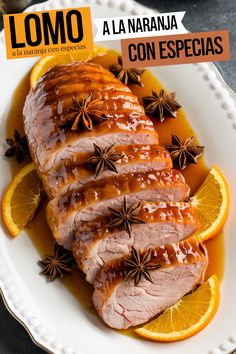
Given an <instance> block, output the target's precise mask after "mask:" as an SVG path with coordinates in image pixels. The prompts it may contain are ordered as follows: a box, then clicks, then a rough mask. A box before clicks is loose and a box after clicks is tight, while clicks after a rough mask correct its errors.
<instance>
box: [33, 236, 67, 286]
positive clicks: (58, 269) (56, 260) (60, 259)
mask: <svg viewBox="0 0 236 354" xmlns="http://www.w3.org/2000/svg"><path fill="white" fill-rule="evenodd" d="M38 263H39V265H40V266H41V267H43V270H42V271H41V274H44V275H46V276H47V277H48V279H49V281H53V280H55V279H56V278H59V277H60V278H62V277H63V275H64V274H66V273H70V272H71V270H72V268H73V265H74V258H73V255H72V252H70V251H68V250H66V249H65V248H64V247H62V246H59V245H58V244H57V243H55V244H54V248H53V255H52V256H46V257H45V258H44V259H43V260H41V261H38Z"/></svg>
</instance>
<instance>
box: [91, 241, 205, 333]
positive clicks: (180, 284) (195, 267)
mask: <svg viewBox="0 0 236 354" xmlns="http://www.w3.org/2000/svg"><path fill="white" fill-rule="evenodd" d="M142 257H143V256H142V255H141V259H142ZM131 259H132V257H131V256H128V257H127V258H126V259H125V258H121V259H119V260H118V261H112V262H110V263H107V264H106V265H105V266H104V267H103V268H102V269H101V271H100V272H99V275H98V277H97V279H96V281H95V283H94V286H95V290H94V294H93V303H94V306H95V308H96V309H97V311H98V313H99V315H100V316H101V318H102V319H103V321H104V322H105V323H106V324H107V325H108V326H110V327H113V328H117V329H122V328H129V327H131V326H135V325H138V324H141V323H144V322H146V321H148V320H150V319H151V318H153V317H154V316H156V315H157V314H159V313H160V312H162V311H163V310H165V309H166V308H167V307H170V306H172V305H174V304H175V303H176V302H177V301H178V300H180V299H181V298H182V297H183V296H184V295H185V294H187V293H188V292H190V291H191V290H192V289H193V288H194V287H196V286H197V285H198V284H199V283H201V282H202V281H203V279H204V272H205V269H206V267H207V264H208V259H207V251H206V248H205V247H204V246H203V245H202V244H199V243H198V241H197V240H196V239H195V238H192V239H189V240H186V241H182V242H180V243H176V244H170V245H165V246H161V247H158V248H156V249H155V250H153V251H152V253H151V259H150V264H152V267H153V268H155V267H154V266H155V265H156V268H157V267H158V265H159V267H160V268H158V269H154V270H151V271H149V275H150V277H151V281H149V280H147V279H145V278H144V277H143V276H142V277H141V280H140V281H139V283H138V284H137V285H136V286H135V284H134V280H135V279H133V278H132V277H128V274H129V266H128V264H127V263H126V262H127V260H131Z"/></svg>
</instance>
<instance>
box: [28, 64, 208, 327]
mask: <svg viewBox="0 0 236 354" xmlns="http://www.w3.org/2000/svg"><path fill="white" fill-rule="evenodd" d="M23 117H24V127H25V133H26V136H27V139H28V142H29V148H30V153H31V156H32V159H33V161H34V163H35V166H36V169H37V172H38V174H39V176H40V177H41V179H42V181H43V185H44V188H45V191H46V193H47V195H48V198H49V200H50V201H49V203H48V206H47V220H48V224H49V226H50V228H51V230H52V233H53V236H54V238H55V240H56V242H57V243H58V244H60V245H62V246H64V247H65V248H67V249H71V247H72V245H73V252H74V255H75V258H76V260H77V263H78V265H79V266H80V268H81V269H82V270H83V271H84V272H85V273H86V276H87V280H88V281H89V282H92V283H94V287H95V290H94V294H93V302H94V306H95V308H96V309H97V311H98V313H99V314H100V316H101V318H102V319H103V320H104V322H105V323H107V324H108V325H109V326H111V327H114V328H128V327H130V326H133V325H137V324H140V323H143V322H145V321H147V320H149V319H150V318H152V317H153V316H155V315H157V314H158V313H160V312H161V311H162V310H164V309H165V308H167V307H168V306H171V305H173V304H174V303H176V301H178V300H179V299H180V298H181V297H182V296H183V295H184V294H186V293H188V292H189V291H191V290H192V289H193V288H194V287H195V286H196V285H197V284H198V283H199V282H201V281H202V279H203V275H204V270H205V268H206V265H207V254H206V250H205V248H204V247H203V246H202V245H201V244H199V243H198V241H197V240H196V239H195V238H192V239H191V240H189V241H188V240H185V241H181V240H183V239H186V238H187V237H188V236H190V235H191V234H192V233H194V232H195V231H196V230H197V229H198V227H199V223H198V221H197V219H196V217H195V215H194V212H193V209H192V208H191V205H190V204H189V203H188V202H186V199H188V197H189V193H190V189H189V187H188V185H187V184H186V183H185V179H184V177H183V176H182V174H181V173H180V172H179V171H177V170H174V169H172V161H171V158H170V155H169V153H168V152H167V151H166V150H165V149H164V148H163V147H160V146H159V145H158V134H157V132H156V131H155V129H154V126H153V123H152V121H151V120H150V119H149V117H147V116H146V114H145V112H144V108H143V107H142V105H141V104H140V103H139V101H138V98H137V97H136V96H135V95H134V94H133V93H132V92H131V90H130V88H128V87H127V86H126V85H124V84H122V83H121V82H120V81H119V80H118V79H117V78H115V77H114V75H113V74H112V73H111V72H109V71H107V70H106V69H104V68H103V67H101V66H100V65H97V64H93V63H82V62H77V63H72V64H67V65H58V66H55V67H54V68H52V69H51V70H49V71H48V72H47V73H46V74H45V75H44V76H43V77H42V78H41V79H40V80H39V81H38V82H37V84H36V85H35V87H33V88H31V90H30V92H29V94H28V96H27V98H26V102H25V106H24V111H23ZM98 149H100V150H99V151H100V152H102V155H101V156H102V157H101V159H100V162H99V163H101V164H100V165H99V163H98V162H97V160H96V159H97V157H98V155H96V154H98ZM106 149H113V150H112V151H113V155H114V156H113V157H112V158H113V160H112V159H111V162H112V164H113V162H114V164H113V165H112V164H111V163H110V162H109V161H108V162H107V155H106V156H105V157H104V156H103V155H104V154H105V153H104V151H107V150H106ZM109 151H110V150H109ZM99 156H100V155H99ZM118 157H119V158H118ZM99 158H100V157H99ZM105 160H106V163H105V162H104V161H105ZM94 161H95V164H94ZM97 163H98V165H96V164H97ZM109 164H110V165H109ZM101 165H102V168H99V169H98V167H99V166H100V167H101ZM124 200H125V202H124ZM124 203H127V205H128V206H129V207H131V208H132V206H133V205H135V204H139V207H138V209H137V212H138V215H137V217H138V218H139V222H138V223H134V224H132V228H131V229H129V230H128V233H127V229H125V228H124V229H123V228H122V227H121V225H119V226H117V225H116V226H115V227H112V228H111V225H109V226H108V225H107V223H108V220H113V219H112V218H113V216H114V215H113V216H112V215H111V213H112V210H113V212H114V210H120V209H121V208H122V205H123V204H124ZM115 212H116V211H115ZM140 220H141V222H140ZM126 221H127V220H126ZM113 226H114V224H113ZM178 241H180V242H179V243H176V242H178ZM135 252H136V255H139V256H137V257H139V258H140V257H141V258H140V259H141V261H142V260H144V259H146V261H147V260H148V262H149V261H150V262H151V263H152V271H151V274H150V275H148V276H147V275H146V278H145V277H144V278H143V277H142V276H141V275H140V274H139V275H138V276H139V279H138V280H140V281H137V279H136V277H135V279H132V277H131V275H132V274H134V273H132V272H131V273H132V274H130V273H129V272H128V269H127V264H131V263H132V262H133V261H132V259H133V257H134V253H135ZM149 258H150V259H149ZM150 277H151V278H150ZM148 279H149V280H151V282H150V281H149V280H148Z"/></svg>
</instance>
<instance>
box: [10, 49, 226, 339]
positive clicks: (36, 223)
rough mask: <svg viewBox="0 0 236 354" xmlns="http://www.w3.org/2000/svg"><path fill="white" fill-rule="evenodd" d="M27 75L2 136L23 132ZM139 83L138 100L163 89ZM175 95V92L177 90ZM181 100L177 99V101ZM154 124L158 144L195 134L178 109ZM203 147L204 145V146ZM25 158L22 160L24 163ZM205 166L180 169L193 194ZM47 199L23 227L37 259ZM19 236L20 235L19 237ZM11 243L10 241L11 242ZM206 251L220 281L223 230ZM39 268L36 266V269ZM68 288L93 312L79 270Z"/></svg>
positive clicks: (45, 235) (44, 246) (109, 59)
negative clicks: (142, 85) (162, 121)
mask: <svg viewBox="0 0 236 354" xmlns="http://www.w3.org/2000/svg"><path fill="white" fill-rule="evenodd" d="M116 61H117V53H116V52H114V51H108V53H107V55H105V56H103V57H99V58H95V59H94V60H93V62H95V63H97V64H100V65H102V66H104V67H105V68H107V67H108V66H109V65H110V64H112V63H114V62H116ZM29 76H30V73H28V75H26V76H25V77H24V78H23V80H22V81H21V82H20V84H19V85H18V87H17V88H16V91H15V94H14V95H13V97H12V102H11V108H10V111H9V115H8V119H7V126H6V137H11V136H12V135H13V131H14V129H17V130H18V131H19V132H20V133H21V134H23V132H24V129H23V120H22V110H23V106H24V101H25V97H26V95H27V93H28V91H29ZM142 82H143V84H144V87H139V86H136V85H131V86H130V87H131V89H132V91H133V93H134V94H136V95H137V96H138V98H139V100H140V102H141V101H142V100H141V97H142V96H146V95H149V94H150V93H151V91H152V89H155V90H157V91H159V90H160V89H161V88H165V87H164V86H163V85H162V84H161V83H160V82H159V81H158V79H157V78H156V77H155V76H154V75H153V74H152V73H151V72H150V71H148V70H147V71H146V72H145V73H144V74H143V75H142ZM177 98H178V92H177ZM180 103H181V102H180ZM154 124H155V127H156V129H157V131H158V133H159V142H160V145H166V144H167V143H170V141H171V135H172V133H175V134H176V135H178V136H179V137H180V138H181V139H184V138H186V137H188V136H192V135H194V136H196V135H195V133H194V131H193V129H192V128H191V125H190V123H189V121H188V119H187V117H186V115H185V113H184V111H183V110H182V109H180V110H178V113H177V118H176V119H167V120H166V121H165V122H164V123H159V122H158V121H154ZM206 148H207V147H206ZM28 162H29V161H25V164H26V163H28ZM9 164H10V166H11V170H12V176H14V175H15V174H16V172H17V171H18V170H20V169H21V168H22V167H23V164H17V163H16V162H15V161H13V160H9ZM208 171H209V168H208V167H207V166H206V164H205V161H204V159H203V158H201V159H200V160H199V162H198V164H197V165H190V166H189V167H187V168H186V170H185V171H184V172H183V175H184V177H185V178H186V182H187V183H188V184H189V186H190V188H191V194H194V193H195V191H196V190H197V189H198V187H199V186H200V185H201V183H202V182H203V181H204V179H205V177H206V176H207V173H208ZM46 204H47V201H46V200H45V201H44V202H43V203H42V205H41V206H40V208H39V209H38V212H37V214H36V216H35V217H34V219H33V220H32V222H31V223H30V224H29V226H28V227H27V229H26V231H27V236H28V237H29V238H30V239H31V241H32V243H33V244H34V246H35V247H36V249H37V250H38V253H39V258H41V257H43V256H44V255H45V254H51V253H52V249H53V237H52V234H51V231H50V229H49V227H48V225H47V221H46V216H45V208H46ZM19 237H21V236H19ZM13 242H14V241H13ZM205 245H206V247H207V250H208V253H209V265H208V268H207V271H206V275H205V278H208V277H209V276H210V275H212V274H214V273H215V274H216V275H217V276H218V278H219V280H222V277H223V273H224V235H223V232H221V233H219V234H218V235H217V236H216V237H214V238H213V239H211V240H209V241H207V242H206V243H205ZM39 271H40V268H39ZM61 281H62V283H63V284H64V285H65V287H66V288H67V289H68V291H69V292H70V293H71V294H72V295H73V296H74V297H75V298H76V299H78V301H79V302H80V303H82V304H83V305H84V306H85V308H86V309H88V310H89V311H92V312H95V310H94V309H93V307H92V303H91V297H92V290H93V289H92V286H91V285H89V284H88V283H87V282H86V281H85V278H84V276H83V274H82V273H81V272H80V271H75V272H74V273H73V274H72V275H71V276H67V277H65V278H64V279H62V280H61ZM119 332H120V333H122V334H125V335H129V336H132V337H134V338H139V337H138V336H137V335H135V334H134V330H133V329H128V330H122V331H119Z"/></svg>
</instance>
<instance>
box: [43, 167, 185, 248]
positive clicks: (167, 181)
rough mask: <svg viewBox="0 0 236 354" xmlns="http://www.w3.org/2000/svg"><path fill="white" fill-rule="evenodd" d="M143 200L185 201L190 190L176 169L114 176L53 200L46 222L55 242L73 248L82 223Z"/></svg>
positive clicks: (48, 208)
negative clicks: (75, 232)
mask: <svg viewBox="0 0 236 354" xmlns="http://www.w3.org/2000/svg"><path fill="white" fill-rule="evenodd" d="M124 196H126V198H127V203H128V204H131V203H137V202H139V201H141V200H145V201H149V202H156V201H170V202H175V201H183V200H185V199H186V198H187V197H188V196H189V187H188V186H187V185H186V183H185V180H184V178H183V176H182V174H181V173H180V172H179V171H177V170H174V169H172V170H163V171H148V172H140V173H128V174H124V175H119V176H112V177H108V178H105V179H102V180H98V181H96V180H95V181H93V182H91V183H88V184H87V185H86V186H85V187H83V188H80V189H78V190H77V191H73V192H71V193H68V194H65V195H62V196H59V197H56V198H54V199H53V200H51V201H50V202H49V203H48V206H47V220H48V223H49V226H50V227H51V229H52V231H53V236H54V238H55V239H56V241H57V242H58V243H59V244H60V245H63V246H64V247H66V248H71V243H72V241H73V237H74V231H75V229H76V227H78V226H79V225H80V223H81V221H91V220H93V219H96V218H97V217H99V216H105V215H109V211H108V207H113V208H120V207H121V205H122V202H123V198H124Z"/></svg>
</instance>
